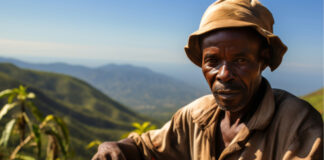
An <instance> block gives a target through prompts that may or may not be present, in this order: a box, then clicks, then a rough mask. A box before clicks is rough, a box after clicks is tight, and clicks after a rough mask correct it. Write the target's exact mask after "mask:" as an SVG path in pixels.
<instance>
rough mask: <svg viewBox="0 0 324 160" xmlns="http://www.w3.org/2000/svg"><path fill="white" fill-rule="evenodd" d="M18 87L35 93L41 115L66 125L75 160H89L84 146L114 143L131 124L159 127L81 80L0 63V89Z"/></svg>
mask: <svg viewBox="0 0 324 160" xmlns="http://www.w3.org/2000/svg"><path fill="white" fill-rule="evenodd" d="M19 85H24V86H27V87H28V90H29V91H30V92H34V93H35V94H36V99H35V101H34V104H35V106H37V107H39V108H40V110H41V111H42V112H43V113H45V114H55V115H58V116H61V117H62V118H63V120H64V121H65V122H66V123H67V126H68V128H69V131H70V136H71V140H72V141H71V145H72V148H74V149H75V152H76V153H77V154H78V155H76V158H77V159H78V156H80V157H87V159H90V156H91V153H90V152H87V151H85V146H86V144H87V143H89V142H90V141H92V140H95V139H99V140H102V141H104V140H118V139H119V138H120V136H121V135H122V134H124V133H126V132H129V131H130V130H132V129H133V127H132V126H131V123H132V122H139V123H142V122H144V121H151V122H153V123H154V124H157V125H159V124H160V123H159V122H158V121H155V120H153V119H150V118H147V117H144V116H141V115H139V114H137V113H135V112H133V111H132V110H130V109H128V108H126V107H125V106H124V105H122V104H120V103H119V102H117V101H115V100H113V99H111V98H110V97H108V96H106V95H105V94H103V93H101V92H100V91H99V90H97V89H95V88H93V87H92V86H90V85H89V84H87V83H86V82H84V81H82V80H79V79H76V78H73V77H71V76H67V75H62V74H57V73H48V72H42V71H33V70H28V69H21V68H18V67H16V66H14V65H12V64H9V63H0V90H4V89H9V88H16V87H18V86H19ZM0 128H2V127H0ZM1 130H2V129H1Z"/></svg>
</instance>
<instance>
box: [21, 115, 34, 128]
mask: <svg viewBox="0 0 324 160" xmlns="http://www.w3.org/2000/svg"><path fill="white" fill-rule="evenodd" d="M22 116H23V118H24V120H25V121H26V122H27V125H28V128H29V130H30V131H31V132H32V130H33V124H32V123H31V121H30V119H29V117H28V116H27V114H26V113H25V112H24V113H23V114H22Z"/></svg>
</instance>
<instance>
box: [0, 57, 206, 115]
mask: <svg viewBox="0 0 324 160" xmlns="http://www.w3.org/2000/svg"><path fill="white" fill-rule="evenodd" d="M0 62H10V63H13V64H15V65H17V66H19V67H22V68H28V69H35V70H41V71H50V72H56V73H63V74H67V75H71V76H74V77H77V78H79V79H82V80H84V81H86V82H88V83H89V84H91V85H92V86H94V87H95V88H97V89H98V90H100V91H102V92H103V93H105V94H106V95H108V96H109V97H111V98H113V99H116V100H117V101H119V102H121V103H123V104H125V105H126V106H128V107H130V108H131V109H133V110H135V111H137V112H139V113H143V114H146V115H149V116H151V117H155V118H157V119H160V120H163V121H166V120H168V119H169V118H170V117H171V115H172V114H173V112H175V111H176V110H177V109H179V108H180V107H182V106H184V105H185V104H188V103H189V102H191V101H192V100H194V99H196V98H198V97H200V96H203V95H205V94H208V92H206V90H205V89H201V88H196V87H194V86H191V85H189V84H186V83H185V82H183V81H180V80H177V79H174V78H172V77H169V76H166V75H163V74H160V73H156V72H153V71H152V70H150V69H148V68H144V67H137V66H132V65H116V64H107V65H104V66H100V67H96V68H90V67H85V66H80V65H69V64H65V63H52V64H32V63H26V62H23V61H19V60H16V59H8V58H0Z"/></svg>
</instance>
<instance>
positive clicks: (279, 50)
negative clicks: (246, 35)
mask: <svg viewBox="0 0 324 160" xmlns="http://www.w3.org/2000/svg"><path fill="white" fill-rule="evenodd" d="M273 24H274V19H273V17H272V14H271V12H270V11H269V10H268V9H267V8H265V7H264V6H263V5H262V4H261V3H260V2H259V1H258V0H218V1H216V2H214V3H213V4H211V5H210V6H209V7H208V8H207V10H206V11H205V13H204V15H203V17H202V18H201V22H200V26H199V29H198V30H197V31H196V32H194V33H192V34H191V35H190V36H189V40H188V44H187V45H186V46H185V51H186V54H187V56H188V57H189V59H190V60H191V61H192V62H193V63H194V64H196V65H197V66H199V67H201V63H202V53H201V48H200V46H199V37H200V36H202V35H204V34H206V33H208V32H211V31H215V30H217V29H224V28H235V27H252V28H254V29H255V30H256V31H257V32H258V33H260V34H261V35H262V36H263V37H265V38H266V39H267V42H268V44H269V46H270V61H269V64H268V65H269V67H270V69H271V71H274V70H275V69H276V68H277V67H278V66H279V65H280V63H281V61H282V57H283V55H284V54H285V52H286V51H287V46H286V45H285V44H283V43H282V42H281V40H280V38H279V37H278V36H276V35H274V34H273V28H272V26H273Z"/></svg>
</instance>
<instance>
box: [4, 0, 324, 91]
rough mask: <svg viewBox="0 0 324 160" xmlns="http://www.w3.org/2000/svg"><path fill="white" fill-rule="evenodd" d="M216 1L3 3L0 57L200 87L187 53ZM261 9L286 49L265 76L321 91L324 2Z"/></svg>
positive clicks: (290, 0) (276, 0)
mask: <svg viewBox="0 0 324 160" xmlns="http://www.w3.org/2000/svg"><path fill="white" fill-rule="evenodd" d="M212 2H213V1H211V0H204V1H198V0H173V1H171V0H170V1H167V0H164V1H162V0H155V1H152V0H139V1H109V0H93V1H90V0H87V1H86V0H68V1H63V0H55V1H42V0H28V1H23V0H11V1H4V0H0V20H1V25H0V30H1V31H2V32H0V56H4V57H11V58H18V59H21V60H25V61H28V62H38V63H48V62H58V61H60V62H67V63H72V64H82V65H87V66H98V65H102V64H105V63H128V64H134V65H141V66H146V67H149V68H151V69H153V70H155V71H159V72H163V73H167V74H169V75H173V76H175V77H177V78H180V79H183V80H186V79H191V80H192V83H195V82H197V84H200V83H201V82H202V81H203V78H202V77H201V73H200V70H199V68H196V67H195V66H194V65H193V64H191V63H190V61H189V60H188V59H187V58H186V55H185V53H184V50H183V47H184V45H185V44H186V42H187V38H188V35H189V34H190V33H192V32H193V31H195V30H196V29H197V28H198V26H199V22H200V18H201V16H202V14H203V12H204V10H205V9H206V8H207V7H208V5H209V4H211V3H212ZM261 2H262V3H263V4H264V5H265V6H266V7H268V8H269V9H270V11H271V12H272V13H273V16H274V18H275V26H274V32H275V34H277V35H279V36H280V38H281V39H282V41H283V42H284V43H285V44H286V45H287V46H288V52H287V54H286V55H285V57H284V61H283V64H282V65H281V67H280V68H279V69H278V70H277V71H275V72H274V73H270V72H269V71H266V72H265V76H266V77H269V79H270V82H273V83H274V84H273V85H274V86H275V87H284V88H285V86H287V85H286V83H287V84H291V83H290V82H291V81H292V79H291V78H292V76H295V77H294V79H293V80H296V79H299V81H298V83H297V82H296V84H293V85H297V86H300V85H301V84H305V83H312V84H309V85H310V86H309V87H306V88H307V89H306V90H305V89H300V90H299V91H294V90H293V89H290V88H294V86H291V87H290V88H289V87H288V89H287V90H291V91H292V92H295V93H297V94H304V93H307V92H309V91H312V90H314V89H316V88H319V87H322V86H323V76H322V75H323V2H322V1H321V0H309V1H301V0H297V1H296V0H284V1H282V0H271V1H270V0H261ZM288 75H289V76H288ZM282 76H283V77H282ZM285 76H286V77H285ZM190 77H195V78H190ZM272 77H273V78H272ZM275 77H281V78H282V79H280V78H279V79H278V78H275ZM309 79H312V80H314V81H312V82H310V81H308V80H309ZM203 85H204V84H203Z"/></svg>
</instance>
